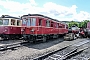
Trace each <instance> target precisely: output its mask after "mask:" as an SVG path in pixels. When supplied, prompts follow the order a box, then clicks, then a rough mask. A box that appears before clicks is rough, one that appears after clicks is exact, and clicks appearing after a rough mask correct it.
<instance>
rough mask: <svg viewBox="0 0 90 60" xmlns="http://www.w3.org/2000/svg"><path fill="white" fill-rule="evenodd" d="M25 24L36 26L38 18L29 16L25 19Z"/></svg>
mask: <svg viewBox="0 0 90 60" xmlns="http://www.w3.org/2000/svg"><path fill="white" fill-rule="evenodd" d="M22 22H23V26H35V25H36V18H27V19H25V18H24V19H23V21H22Z"/></svg>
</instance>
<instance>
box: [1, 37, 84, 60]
mask: <svg viewBox="0 0 90 60" xmlns="http://www.w3.org/2000/svg"><path fill="white" fill-rule="evenodd" d="M82 40H85V39H77V40H74V41H64V42H62V41H63V39H61V38H60V39H55V40H52V41H51V40H50V41H48V42H45V43H35V44H32V43H31V44H28V45H23V46H22V47H19V48H16V50H7V51H0V60H31V59H32V58H35V57H37V56H40V55H42V54H46V53H48V52H51V51H55V50H58V49H60V48H62V47H65V46H66V45H67V44H68V45H70V44H74V43H77V42H79V41H82ZM61 42H62V43H61Z"/></svg>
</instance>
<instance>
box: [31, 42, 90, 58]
mask: <svg viewBox="0 0 90 60" xmlns="http://www.w3.org/2000/svg"><path fill="white" fill-rule="evenodd" d="M89 42H90V41H89V40H86V41H82V42H79V43H76V44H74V45H71V46H67V47H64V48H63V49H60V50H57V51H53V52H50V53H47V54H45V55H42V56H39V57H36V58H34V59H33V60H67V59H69V58H71V57H72V56H75V55H77V54H79V53H81V52H82V51H84V50H85V49H88V48H89V47H87V46H86V47H84V45H85V44H86V43H89Z"/></svg>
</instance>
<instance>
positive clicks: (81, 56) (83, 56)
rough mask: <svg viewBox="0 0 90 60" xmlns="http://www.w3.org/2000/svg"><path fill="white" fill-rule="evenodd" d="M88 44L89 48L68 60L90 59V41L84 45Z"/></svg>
mask: <svg viewBox="0 0 90 60" xmlns="http://www.w3.org/2000/svg"><path fill="white" fill-rule="evenodd" d="M87 46H88V47H89V48H88V49H86V50H84V51H83V52H82V53H81V54H78V55H76V56H74V57H72V58H71V59H68V60H88V58H89V59H90V42H89V43H88V44H85V45H84V46H83V47H87Z"/></svg>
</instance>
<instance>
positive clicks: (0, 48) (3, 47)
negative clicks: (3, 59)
mask: <svg viewBox="0 0 90 60" xmlns="http://www.w3.org/2000/svg"><path fill="white" fill-rule="evenodd" d="M0 42H3V44H0V51H4V50H8V49H12V50H13V49H14V48H16V47H20V46H22V44H25V43H27V42H26V41H22V42H20V41H19V42H13V43H6V41H0ZM4 42H5V44H4Z"/></svg>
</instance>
